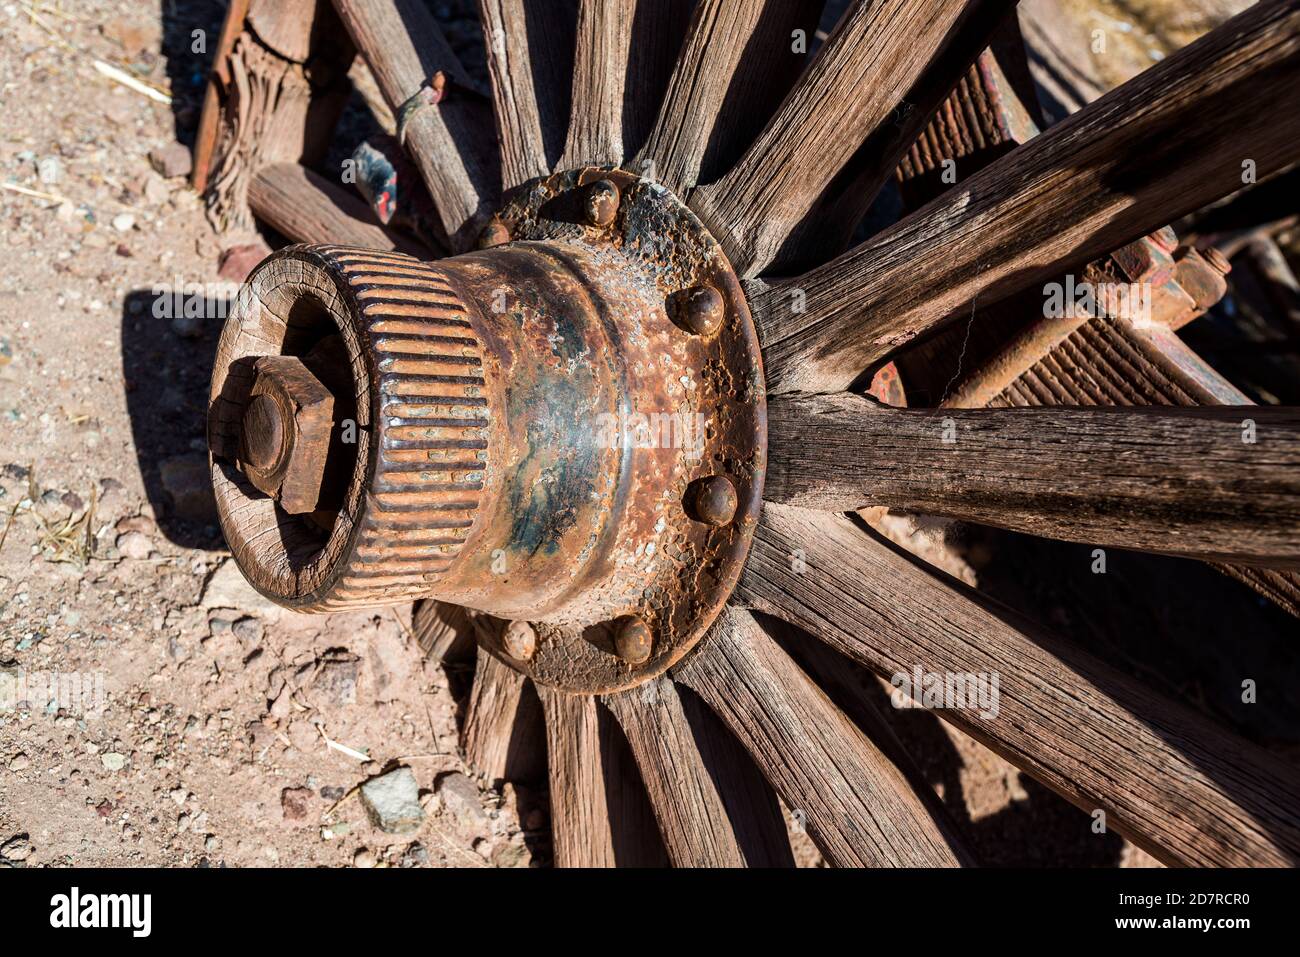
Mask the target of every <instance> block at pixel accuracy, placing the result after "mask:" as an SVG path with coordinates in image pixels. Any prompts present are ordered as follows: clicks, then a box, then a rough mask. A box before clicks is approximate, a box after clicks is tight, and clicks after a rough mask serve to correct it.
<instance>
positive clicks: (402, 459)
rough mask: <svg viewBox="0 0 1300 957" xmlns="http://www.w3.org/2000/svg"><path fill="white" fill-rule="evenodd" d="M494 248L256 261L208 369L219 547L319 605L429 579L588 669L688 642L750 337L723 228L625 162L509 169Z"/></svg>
mask: <svg viewBox="0 0 1300 957" xmlns="http://www.w3.org/2000/svg"><path fill="white" fill-rule="evenodd" d="M480 247H481V248H480V250H479V251H477V252H472V253H467V254H465V255H462V256H457V257H454V258H451V259H445V260H440V261H438V262H436V263H427V262H423V261H420V260H417V259H414V258H412V257H409V256H404V255H401V254H398V253H379V252H374V251H368V250H360V249H350V248H346V247H338V246H317V247H307V246H296V247H292V248H290V249H286V250H283V251H281V252H279V253H277V254H276V255H274V256H272V257H271V258H269V259H268V260H267V261H266V262H264V263H263V264H262V265H261V266H259V267H258V269H257V270H256V271H255V272H254V273H253V275H252V276H251V277H250V278H249V281H248V283H247V284H246V285H245V288H244V290H243V292H242V294H241V296H240V299H239V302H238V305H237V307H236V309H235V312H234V314H233V315H232V316H231V318H230V319H229V321H228V322H227V325H226V328H225V330H224V332H223V335H222V340H221V345H220V350H219V353H218V357H217V367H216V371H215V373H214V378H213V388H212V405H211V412H210V425H209V432H210V443H211V446H212V452H213V466H212V471H213V481H214V483H215V486H216V489H217V500H218V505H219V509H220V513H221V521H222V527H223V530H224V531H225V533H226V538H227V540H228V541H229V542H230V545H231V549H232V551H233V553H234V555H235V558H236V560H237V561H238V562H239V564H240V567H241V568H242V569H243V570H244V572H245V574H246V575H247V576H248V578H249V580H250V581H252V582H253V584H254V585H255V586H257V587H258V588H259V589H260V590H261V591H262V592H263V593H265V594H266V595H268V596H269V597H271V598H273V599H275V600H276V601H279V602H282V603H284V604H286V605H289V606H293V607H298V608H302V609H306V610H318V609H329V608H341V607H355V606H373V605H387V604H393V603H395V602H398V601H407V600H411V599H414V598H420V597H437V598H440V599H443V600H446V601H451V602H455V603H457V604H462V605H466V606H468V607H471V608H476V609H479V610H481V611H485V612H488V613H491V614H493V615H497V616H499V617H502V618H506V619H510V620H511V621H513V622H516V623H517V624H516V625H514V626H512V627H510V628H507V629H505V631H504V632H503V633H502V636H501V638H500V640H499V642H498V643H497V645H496V646H495V647H491V648H490V649H489V650H491V651H492V652H493V653H494V654H497V655H498V656H499V657H501V658H502V659H503V660H505V661H507V662H509V663H510V664H511V665H512V666H514V667H516V668H518V669H519V670H521V671H524V672H526V673H528V674H529V675H531V676H533V677H534V678H535V679H536V680H538V681H539V682H542V683H545V684H548V685H552V686H556V687H559V688H562V689H565V690H570V691H578V692H605V691H612V690H616V689H619V688H624V687H628V686H631V685H634V684H637V683H639V682H641V681H644V680H646V679H647V678H650V677H653V676H655V675H657V674H659V673H661V672H663V671H664V670H665V669H666V668H668V667H669V666H670V665H672V664H673V663H674V662H676V661H677V660H679V659H680V658H681V656H682V655H684V654H685V653H686V652H687V651H688V650H689V649H690V648H691V647H692V645H693V644H694V643H695V642H696V641H697V640H698V639H699V638H700V637H701V636H702V635H703V633H704V632H705V631H706V630H707V628H708V626H709V625H710V624H711V623H712V621H713V619H714V618H715V617H716V615H717V614H718V612H719V611H720V610H721V607H722V605H723V603H724V602H725V601H726V599H727V596H728V595H729V594H730V592H731V590H732V589H733V588H734V586H735V583H736V581H737V579H738V578H739V575H740V571H741V567H742V565H743V563H744V560H745V557H746V555H747V553H748V550H749V545H750V542H751V540H752V537H753V532H754V527H755V525H756V523H757V519H758V513H759V509H760V505H761V497H762V479H763V472H764V466H765V455H766V411H765V405H764V398H763V395H764V388H763V372H762V364H761V360H760V356H759V348H758V338H757V336H756V335H755V332H754V328H753V323H752V321H751V319H750V315H749V311H748V308H747V306H746V304H745V300H744V296H743V294H742V292H741V289H740V285H739V282H738V281H737V279H736V276H735V274H734V273H733V272H732V270H731V267H730V265H729V264H728V263H727V261H726V258H725V256H724V255H723V253H722V250H721V248H720V247H719V246H718V244H717V243H716V242H714V240H713V239H712V237H711V236H709V235H708V233H707V232H706V231H705V230H704V228H703V227H702V226H701V225H700V223H699V221H698V220H697V219H696V218H695V217H694V215H693V214H692V213H691V212H690V211H689V210H687V209H686V207H685V206H684V205H683V204H682V203H681V202H680V201H679V200H678V199H677V198H676V197H675V196H673V195H672V194H671V193H670V192H668V191H667V190H665V189H663V188H662V187H660V186H658V185H656V184H653V183H649V182H647V181H644V180H640V179H638V178H636V177H635V176H632V175H631V174H628V173H624V172H622V171H618V170H607V169H584V170H578V171H571V172H567V173H561V174H556V175H554V176H551V177H548V178H546V179H544V180H539V181H535V182H533V183H529V184H526V185H525V186H524V187H521V188H520V189H519V190H517V191H516V192H515V194H514V199H513V200H512V201H511V202H509V203H508V204H507V205H506V206H505V208H504V209H503V210H501V212H500V213H499V215H498V216H496V217H494V218H493V219H492V221H491V222H490V223H489V224H488V226H487V227H486V228H485V229H484V231H483V234H482V237H481V239H480Z"/></svg>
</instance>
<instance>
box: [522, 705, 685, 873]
mask: <svg viewBox="0 0 1300 957" xmlns="http://www.w3.org/2000/svg"><path fill="white" fill-rule="evenodd" d="M537 690H538V694H539V695H540V696H541V699H542V706H543V708H544V709H545V713H546V751H547V762H548V764H549V767H550V784H551V825H552V827H551V830H552V843H553V845H554V850H555V864H556V866H557V867H614V866H619V867H658V866H663V865H665V864H667V862H668V857H667V853H666V852H665V850H664V847H663V842H662V840H661V839H660V837H659V833H658V831H657V830H656V829H655V820H654V813H653V812H652V811H651V809H650V804H649V802H648V801H647V799H646V795H645V789H644V787H643V786H642V784H641V780H640V776H639V774H638V772H637V768H636V763H635V761H634V760H633V758H632V756H631V754H630V753H629V752H628V744H627V741H626V740H625V739H624V738H623V735H622V732H620V731H619V729H618V726H617V724H615V722H614V720H613V718H612V717H611V716H610V714H609V712H608V711H606V710H605V709H604V708H603V707H601V706H600V705H599V703H598V702H597V701H596V699H595V698H593V697H591V696H590V695H568V694H565V693H563V692H561V691H555V690H554V689H551V688H546V687H538V689H537Z"/></svg>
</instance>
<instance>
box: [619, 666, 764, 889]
mask: <svg viewBox="0 0 1300 957" xmlns="http://www.w3.org/2000/svg"><path fill="white" fill-rule="evenodd" d="M602 700H603V701H604V702H605V705H606V706H607V707H608V708H609V710H610V711H611V712H613V714H614V717H615V718H617V719H618V723H619V725H620V726H621V727H622V728H623V733H624V734H626V735H627V741H628V744H629V745H630V746H631V748H632V754H633V756H634V757H635V758H636V763H637V766H638V767H639V768H640V769H641V778H642V780H643V781H644V782H645V785H646V792H647V793H648V794H649V797H650V805H651V807H653V808H654V812H655V818H656V819H657V820H658V822H659V831H660V833H661V834H662V835H663V839H664V846H665V847H666V848H667V849H668V857H669V859H670V860H671V861H672V863H673V866H674V867H744V866H745V858H744V855H743V854H742V853H741V850H740V843H739V842H738V841H737V839H736V834H735V832H734V831H733V830H732V826H731V821H730V820H729V819H728V817H727V810H726V808H725V807H724V805H723V803H722V797H721V795H720V794H719V793H718V787H717V784H716V782H715V781H714V780H713V778H712V777H711V776H710V774H709V770H708V768H706V767H705V765H704V759H703V757H702V756H701V754H700V751H699V748H698V747H697V746H696V743H695V739H694V736H693V735H692V733H691V726H690V723H689V722H688V721H687V719H686V713H685V711H684V710H683V708H682V702H681V699H680V698H679V697H678V695H677V690H676V688H675V687H674V686H673V682H672V681H671V680H670V679H667V678H657V679H655V680H653V681H647V682H645V683H644V684H641V685H638V686H637V687H635V688H632V689H631V690H629V691H624V692H620V693H618V694H612V695H606V696H605V697H604V698H603V699H602Z"/></svg>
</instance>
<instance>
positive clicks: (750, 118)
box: [632, 0, 823, 195]
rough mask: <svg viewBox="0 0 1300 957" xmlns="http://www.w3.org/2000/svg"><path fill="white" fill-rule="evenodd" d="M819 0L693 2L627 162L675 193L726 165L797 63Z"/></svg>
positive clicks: (756, 129)
mask: <svg viewBox="0 0 1300 957" xmlns="http://www.w3.org/2000/svg"><path fill="white" fill-rule="evenodd" d="M822 5H823V0H699V2H698V3H696V5H695V13H694V15H693V17H692V19H691V25H690V29H689V30H688V31H687V35H686V42H685V44H684V45H683V47H682V51H681V54H680V55H679V56H678V59H677V65H676V66H675V67H674V69H673V73H672V79H671V80H670V81H669V83H668V90H667V93H666V94H665V95H664V98H663V105H662V107H661V108H660V111H659V118H658V120H657V121H656V122H655V125H654V130H653V131H652V132H651V134H650V139H649V142H647V143H646V146H645V149H644V150H642V151H641V153H640V155H639V156H638V158H637V160H636V161H635V162H634V163H633V164H632V168H633V169H634V170H635V171H636V172H638V173H641V174H642V175H650V176H652V178H654V179H656V180H658V181H659V182H660V183H663V185H665V186H667V187H668V188H669V189H671V190H673V191H674V192H676V193H678V194H679V195H686V193H687V192H689V191H690V188H691V187H693V186H694V185H695V184H696V182H700V181H703V182H709V181H710V180H712V179H715V178H717V177H718V176H720V175H721V174H722V173H724V172H726V171H727V170H728V169H730V168H731V166H732V164H733V163H735V161H736V160H737V159H739V158H740V154H741V152H742V151H743V150H744V149H745V148H746V147H747V146H749V144H750V143H752V142H753V141H754V139H755V138H756V137H757V136H758V134H759V133H760V132H761V131H762V129H763V124H764V123H765V122H766V120H767V118H768V117H769V116H771V115H772V113H773V111H774V110H775V109H776V107H777V106H778V105H779V103H780V101H781V98H782V97H783V96H784V95H785V94H786V92H787V91H788V90H789V89H790V85H791V83H793V82H794V79H795V77H797V76H798V75H799V72H800V71H801V70H802V69H803V67H804V63H805V60H806V56H805V55H804V54H802V53H796V52H794V50H793V41H792V33H793V31H794V30H796V29H803V30H804V36H805V37H809V36H811V35H812V31H813V28H814V27H815V26H816V25H817V16H818V14H819V12H820V11H821V7H822Z"/></svg>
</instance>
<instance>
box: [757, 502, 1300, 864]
mask: <svg viewBox="0 0 1300 957" xmlns="http://www.w3.org/2000/svg"><path fill="white" fill-rule="evenodd" d="M736 597H737V600H739V601H741V602H744V603H745V604H747V605H750V606H751V607H754V608H757V609H759V610H762V611H765V612H768V613H770V614H773V615H777V616H780V617H782V618H784V619H785V620H787V621H789V622H792V623H794V624H796V625H798V626H799V627H801V628H804V629H805V630H807V631H810V632H812V633H813V634H814V635H816V636H817V637H818V638H821V639H822V640H823V641H826V642H827V643H828V644H830V645H831V646H832V647H834V648H835V649H836V650H838V651H839V652H841V653H842V654H845V655H848V656H849V657H851V658H853V659H855V660H856V661H859V662H861V663H862V664H864V665H866V666H867V667H869V668H871V669H872V670H873V671H875V672H876V673H877V674H879V675H881V676H882V677H884V678H886V679H890V680H894V681H895V682H896V684H897V683H898V679H897V678H896V676H898V675H904V676H909V677H910V676H913V675H915V674H916V671H917V669H919V670H920V672H921V673H922V675H923V676H924V675H934V676H938V679H939V680H941V681H942V680H945V679H953V678H955V677H956V676H963V677H966V676H985V678H986V679H987V680H988V681H990V682H991V680H992V679H993V678H996V679H997V681H998V686H997V695H996V697H990V698H988V700H986V702H985V705H979V704H975V703H974V702H969V700H968V704H975V707H973V708H972V707H967V708H961V707H952V708H947V707H945V708H941V709H939V710H938V711H937V714H938V716H939V717H941V718H943V719H945V720H947V721H951V722H952V723H953V724H955V725H957V726H958V727H960V728H961V729H962V730H963V731H965V732H966V733H967V734H970V735H971V736H973V737H975V738H976V739H977V740H979V741H982V742H983V743H984V744H986V745H987V746H988V747H990V748H992V749H993V750H994V751H997V752H998V753H999V754H1001V755H1002V756H1003V757H1004V758H1006V759H1007V760H1008V761H1010V762H1012V763H1013V764H1015V765H1016V766H1017V767H1019V768H1021V769H1022V770H1024V771H1026V772H1027V773H1029V774H1031V775H1033V776H1034V777H1035V778H1037V779H1038V780H1039V781H1041V782H1043V783H1044V784H1045V785H1047V786H1048V787H1051V788H1052V789H1053V790H1056V791H1057V792H1059V793H1060V794H1062V795H1063V796H1064V797H1066V798H1067V799H1068V800H1070V801H1072V802H1074V803H1075V804H1077V805H1078V806H1079V807H1081V808H1083V809H1084V810H1086V811H1088V812H1089V813H1092V812H1095V811H1097V810H1101V811H1104V812H1105V821H1106V826H1107V827H1109V828H1114V829H1115V830H1116V831H1118V832H1120V833H1123V834H1124V835H1126V836H1127V837H1129V838H1130V839H1131V840H1133V841H1134V842H1135V843H1137V844H1139V845H1140V846H1141V847H1143V848H1145V849H1146V850H1147V851H1149V852H1150V853H1151V854H1153V855H1155V856H1156V857H1158V858H1159V859H1160V860H1162V861H1164V862H1166V863H1170V864H1186V865H1199V866H1207V865H1209V866H1213V865H1226V866H1242V865H1283V864H1295V863H1296V862H1298V861H1300V808H1298V807H1297V805H1296V802H1295V795H1296V794H1297V793H1300V773H1298V772H1297V771H1296V769H1295V768H1293V767H1291V766H1290V765H1288V764H1286V763H1284V762H1282V761H1279V760H1278V759H1277V758H1275V757H1274V756H1273V755H1271V754H1269V753H1268V752H1266V751H1264V750H1263V749H1262V748H1259V747H1256V746H1255V745H1252V744H1250V743H1249V742H1247V741H1245V740H1242V739H1240V738H1238V737H1236V736H1234V735H1232V734H1230V733H1228V732H1226V731H1224V730H1223V729H1222V728H1220V727H1219V726H1218V725H1217V724H1215V723H1214V722H1212V721H1210V720H1208V719H1206V718H1205V717H1203V716H1202V715H1201V714H1199V713H1197V712H1194V711H1192V710H1191V709H1189V708H1186V707H1184V706H1182V705H1180V704H1177V703H1175V702H1172V701H1168V700H1166V699H1163V698H1161V697H1160V696H1159V695H1155V694H1152V693H1151V692H1150V691H1149V690H1148V689H1146V688H1145V687H1143V686H1142V685H1141V684H1139V683H1138V682H1136V681H1134V680H1133V679H1131V678H1129V677H1128V676H1127V675H1124V674H1122V673H1121V672H1119V671H1117V670H1115V669H1113V668H1111V667H1110V666H1109V665H1107V664H1105V663H1103V662H1101V661H1099V660H1097V659H1096V658H1094V657H1092V656H1091V655H1089V654H1087V653H1086V652H1083V651H1081V650H1079V649H1078V648H1076V647H1074V646H1073V645H1071V644H1070V643H1069V642H1067V641H1063V640H1061V639H1060V638H1058V637H1056V636H1054V635H1052V634H1051V633H1049V632H1047V631H1046V630H1044V629H1042V628H1041V627H1039V626H1037V625H1034V624H1033V623H1031V622H1028V621H1027V620H1025V619H1024V618H1022V617H1021V616H1019V615H1017V614H1015V613H1014V612H1012V611H1010V610H1009V609H1006V608H1004V607H1002V606H1001V605H999V604H997V603H996V602H993V601H991V600H990V599H988V598H986V597H983V596H981V595H979V594H978V593H977V592H975V591H973V590H972V589H969V588H967V587H966V586H964V585H961V584H960V583H958V582H955V581H953V580H950V579H948V578H946V576H941V575H940V574H939V573H936V572H933V571H930V570H927V569H923V568H921V567H918V565H917V564H915V563H914V562H913V561H912V560H910V559H908V558H906V557H903V556H902V555H899V554H897V553H896V552H895V551H894V550H892V549H891V548H889V547H888V546H886V545H884V544H882V543H880V542H879V541H877V540H876V539H875V538H874V537H873V536H872V535H870V534H869V533H867V532H865V531H863V530H861V529H860V528H858V527H857V526H855V525H854V524H853V523H852V522H851V521H850V520H849V519H846V518H841V517H838V516H834V515H827V514H824V513H818V512H812V511H808V510H805V509H797V508H792V507H790V506H782V505H768V506H765V507H764V512H763V519H762V522H761V524H760V526H759V530H758V535H757V537H756V540H755V545H754V550H753V552H752V554H751V556H750V560H749V565H748V567H747V569H746V572H745V575H744V577H743V578H742V580H741V584H740V587H739V589H738V590H737V596H736ZM954 701H955V702H956V701H957V699H956V698H954ZM994 702H996V707H993V706H992V705H993V703H994ZM958 703H959V702H958ZM1154 769H1158V771H1155V773H1153V770H1154ZM1094 819H1096V818H1094ZM1090 823H1091V822H1086V821H1085V822H1081V824H1080V826H1081V827H1088V826H1089V825H1090Z"/></svg>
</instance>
